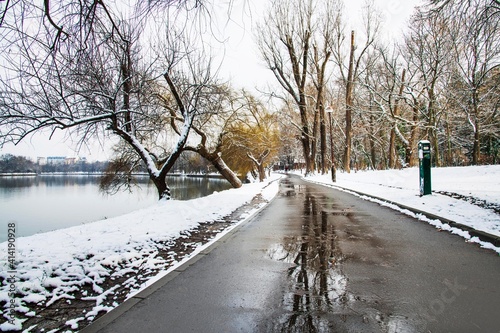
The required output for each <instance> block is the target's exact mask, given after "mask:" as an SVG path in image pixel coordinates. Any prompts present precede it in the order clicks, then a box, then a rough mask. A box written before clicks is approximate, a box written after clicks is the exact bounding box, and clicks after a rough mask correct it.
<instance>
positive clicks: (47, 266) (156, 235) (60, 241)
mask: <svg viewBox="0 0 500 333" xmlns="http://www.w3.org/2000/svg"><path fill="white" fill-rule="evenodd" d="M279 177H280V176H278V175H273V176H272V178H271V179H270V180H269V181H268V182H266V183H254V184H246V185H244V186H243V187H242V188H240V189H231V190H226V191H223V192H220V193H214V194H212V195H210V196H207V197H203V198H198V199H193V200H189V201H175V200H172V201H162V202H158V203H157V204H155V205H153V206H151V207H149V208H146V209H141V210H138V211H135V212H132V213H130V214H127V215H123V216H120V217H116V218H112V219H107V220H102V221H98V222H93V223H88V224H85V225H81V226H76V227H71V228H67V229H61V230H56V231H52V232H47V233H43V234H37V235H33V236H29V237H20V238H17V239H16V241H15V243H14V244H15V252H16V253H15V254H16V266H15V267H10V266H9V264H8V259H7V253H6V251H2V252H1V253H2V254H1V257H0V280H1V281H2V284H1V286H0V302H1V303H2V304H3V308H2V312H1V314H2V317H3V319H4V320H5V322H3V323H1V324H0V331H8V330H21V329H23V330H28V331H29V327H26V326H25V325H23V321H25V320H26V318H28V317H35V316H37V313H35V312H34V311H33V310H32V308H33V307H34V306H35V305H38V306H42V307H43V306H50V305H51V304H54V303H55V302H58V301H60V300H64V301H66V302H69V303H70V302H72V301H73V300H75V299H76V296H75V295H78V294H80V295H82V296H83V297H82V299H85V300H87V301H88V300H90V301H93V302H95V306H94V307H93V309H92V310H91V311H88V312H87V313H85V314H84V315H83V317H81V318H71V320H69V321H68V322H67V327H66V328H65V329H78V326H79V325H78V322H79V321H82V320H91V319H92V318H93V317H95V316H96V315H97V314H98V312H99V311H109V310H111V309H112V308H113V307H115V306H117V305H118V304H117V303H116V302H114V303H113V288H110V289H107V288H106V287H105V285H104V284H105V282H106V280H107V279H109V278H111V279H112V280H114V279H120V278H121V277H124V276H126V275H127V274H130V273H131V272H132V273H136V272H139V271H140V272H143V273H145V272H148V271H161V270H164V269H167V268H170V269H173V268H175V267H176V263H175V262H172V260H170V261H168V260H165V259H162V258H159V257H157V254H158V251H159V244H160V243H162V244H164V243H165V242H168V240H170V239H175V238H178V237H179V236H181V233H182V232H183V231H186V230H192V229H193V228H196V227H197V226H198V225H199V224H200V223H203V222H207V221H216V220H219V219H221V218H223V217H225V216H227V215H229V214H230V213H231V212H233V211H235V210H236V209H237V208H239V207H240V206H242V205H243V204H245V203H248V202H249V201H251V200H252V198H254V197H255V196H256V195H258V194H261V195H262V197H263V198H264V199H265V200H267V201H269V200H271V199H272V198H273V197H274V196H275V195H276V193H277V192H278V182H277V181H274V180H277V179H278V178H279ZM269 182H270V184H269ZM256 209H258V208H256ZM256 209H255V210H256ZM248 214H249V215H251V214H252V212H249V213H248ZM236 222H238V223H241V222H242V221H236ZM236 225H237V223H235V224H233V225H232V226H231V227H230V228H234V227H235V226H236ZM225 232H228V230H226V231H225ZM8 245H9V244H8V242H4V243H1V244H0V248H2V249H7V247H8ZM204 246H207V245H206V244H205V245H204ZM200 247H201V245H200ZM160 274H162V273H160ZM108 282H109V281H108ZM124 283H125V284H128V285H130V286H131V288H130V289H131V290H134V288H135V291H137V289H138V288H141V287H142V286H137V285H136V283H135V281H134V277H131V278H130V279H128V280H126V281H125V282H124ZM89 286H90V288H89ZM12 288H14V293H12ZM89 289H90V291H89ZM132 292H134V291H132ZM105 300H106V302H104V301H105ZM110 300H111V302H110ZM11 309H13V310H14V313H13V314H14V315H13V316H12V317H11V316H10V314H11V312H10V310H11ZM31 329H35V330H37V328H31Z"/></svg>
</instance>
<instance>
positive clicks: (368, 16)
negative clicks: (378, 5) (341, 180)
mask: <svg viewBox="0 0 500 333" xmlns="http://www.w3.org/2000/svg"><path fill="white" fill-rule="evenodd" d="M363 21H364V35H365V42H364V44H363V46H362V49H361V50H360V51H359V53H358V54H357V55H356V48H357V46H356V41H355V32H354V31H351V35H350V39H349V40H350V44H349V46H348V50H349V56H348V57H346V54H345V45H344V42H345V40H346V36H345V31H344V26H343V25H342V24H337V25H335V29H336V31H335V33H334V34H332V35H331V36H332V37H333V38H332V40H331V48H332V54H333V61H334V62H335V64H336V65H337V66H338V68H339V72H340V77H341V80H342V82H343V84H344V86H345V146H344V158H343V162H344V170H345V171H347V172H350V169H351V167H350V164H351V150H352V113H353V110H354V98H355V83H356V81H357V80H358V79H359V74H360V72H361V71H362V70H363V66H364V65H365V64H366V63H364V62H363V61H364V60H365V59H364V58H365V56H366V55H367V53H368V52H369V50H370V49H371V48H372V47H373V45H374V43H375V40H376V37H377V35H378V32H379V30H380V18H379V16H378V12H377V11H376V9H375V7H374V4H373V2H372V1H367V2H366V5H365V6H364V10H363Z"/></svg>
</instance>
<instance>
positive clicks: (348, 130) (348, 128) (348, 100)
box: [344, 31, 354, 173]
mask: <svg viewBox="0 0 500 333" xmlns="http://www.w3.org/2000/svg"><path fill="white" fill-rule="evenodd" d="M353 77H354V31H351V53H350V55H349V72H348V74H347V86H346V94H345V151H344V170H345V171H346V172H347V173H349V172H351V141H352V106H353V105H352V100H353V96H352V91H353V84H354V82H353Z"/></svg>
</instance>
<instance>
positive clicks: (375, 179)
mask: <svg viewBox="0 0 500 333" xmlns="http://www.w3.org/2000/svg"><path fill="white" fill-rule="evenodd" d="M306 179H307V180H310V181H313V182H317V183H321V184H325V185H329V186H338V187H340V188H344V189H348V190H353V191H357V192H361V193H364V194H367V195H370V196H375V197H378V198H381V199H383V200H387V201H391V202H394V203H396V204H400V205H404V206H407V207H411V208H415V209H418V210H421V211H424V212H427V213H430V214H434V215H437V216H440V217H443V218H446V219H448V220H451V221H454V222H457V223H460V224H463V225H466V226H469V227H472V228H474V229H476V230H480V231H484V232H486V233H488V234H491V235H494V236H499V237H500V215H499V214H498V208H499V207H500V165H487V166H473V167H472V166H471V167H447V168H432V170H431V179H432V191H433V193H432V195H426V196H422V197H421V196H420V195H419V169H418V168H408V169H402V170H380V171H358V172H354V171H351V173H344V172H337V182H336V183H332V181H331V176H330V175H315V176H311V177H307V178H306ZM495 209H496V211H495ZM429 223H430V222H429ZM439 225H441V226H442V224H439ZM438 227H439V226H438ZM440 228H441V229H448V226H442V227H440Z"/></svg>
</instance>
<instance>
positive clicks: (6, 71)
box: [0, 6, 220, 198]
mask: <svg viewBox="0 0 500 333" xmlns="http://www.w3.org/2000/svg"><path fill="white" fill-rule="evenodd" d="M17 9H21V11H20V12H17V11H16V10H17ZM24 9H26V10H28V9H29V10H30V11H32V15H27V12H25V11H23V10H22V8H21V7H13V8H12V9H11V11H10V12H9V13H10V15H14V16H16V15H18V16H17V18H18V19H17V20H15V24H14V25H9V26H4V29H5V31H6V34H4V39H3V40H2V46H3V51H4V52H3V53H2V56H3V57H4V59H3V60H4V61H3V62H2V63H3V65H2V66H3V68H2V69H3V71H2V77H1V81H2V91H1V99H0V112H1V113H0V136H1V138H2V142H3V143H5V142H13V143H17V142H19V141H21V140H23V139H25V138H26V137H28V136H30V135H31V134H32V133H35V132H40V131H44V130H48V131H50V132H51V133H54V132H55V131H57V130H67V131H69V132H70V133H71V134H72V135H75V136H76V137H77V138H78V140H79V144H80V145H82V144H87V143H88V142H89V140H91V139H92V140H95V139H99V140H101V141H104V140H108V138H110V137H117V138H119V139H120V140H122V141H123V142H125V143H126V144H127V145H128V146H129V147H131V149H132V150H133V151H134V152H135V153H136V154H137V156H139V157H140V159H141V160H142V162H143V163H144V164H145V165H146V168H147V170H148V173H149V176H150V178H151V179H152V181H153V182H154V184H155V185H156V188H157V190H158V194H159V197H160V198H168V197H169V188H168V186H167V184H166V179H165V177H166V175H167V173H168V172H169V170H170V169H171V168H172V166H173V164H174V162H175V161H176V159H177V158H178V157H179V156H180V154H181V152H182V150H183V148H184V146H185V144H186V142H187V140H188V137H189V133H190V130H191V128H192V124H193V120H194V119H195V118H196V117H197V116H199V115H201V114H203V113H204V112H206V109H207V105H211V100H212V99H213V98H216V97H217V95H218V89H219V86H220V84H219V83H218V82H217V81H216V80H215V78H214V73H213V71H212V70H211V64H210V61H208V60H207V59H206V58H205V57H204V56H203V55H200V53H199V52H195V51H194V50H193V46H192V45H191V42H190V41H188V40H186V39H185V38H184V37H183V35H182V34H175V33H174V32H173V31H172V30H171V31H168V32H167V34H166V41H165V44H164V48H163V49H162V50H160V51H161V52H158V53H156V55H155V56H152V57H151V56H149V57H148V58H147V59H145V58H141V55H142V54H143V53H141V52H140V49H141V46H142V45H141V44H140V42H139V40H140V36H141V32H142V31H141V30H140V28H141V25H137V24H131V23H134V22H133V21H134V19H132V20H125V19H119V16H118V15H116V16H112V14H111V12H109V11H106V10H104V11H105V16H106V17H109V18H110V20H111V22H112V23H110V21H108V20H97V18H98V17H99V16H96V20H94V21H93V22H92V28H91V30H89V33H80V34H77V33H71V34H68V35H67V36H65V38H64V39H63V38H62V37H61V36H57V34H59V32H58V31H57V32H56V35H54V30H53V25H52V24H49V23H47V22H46V9H45V8H37V7H33V6H31V7H26V8H24ZM101 14H102V13H101ZM28 17H31V19H28ZM30 20H34V22H33V21H30ZM33 23H35V24H33ZM36 23H38V25H37V24H36ZM135 23H137V22H135ZM55 39H59V40H58V43H57V52H56V50H54V45H55V44H54V40H55ZM168 125H171V126H168ZM169 128H174V130H173V131H168V129H169ZM168 140H170V141H173V144H172V145H170V146H168V145H167V144H166V142H167V141H168Z"/></svg>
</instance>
